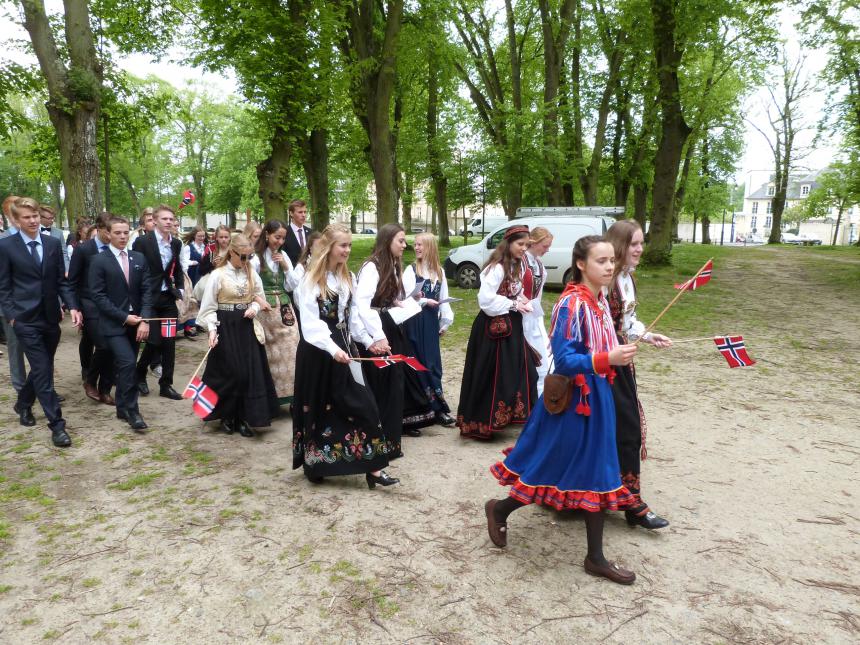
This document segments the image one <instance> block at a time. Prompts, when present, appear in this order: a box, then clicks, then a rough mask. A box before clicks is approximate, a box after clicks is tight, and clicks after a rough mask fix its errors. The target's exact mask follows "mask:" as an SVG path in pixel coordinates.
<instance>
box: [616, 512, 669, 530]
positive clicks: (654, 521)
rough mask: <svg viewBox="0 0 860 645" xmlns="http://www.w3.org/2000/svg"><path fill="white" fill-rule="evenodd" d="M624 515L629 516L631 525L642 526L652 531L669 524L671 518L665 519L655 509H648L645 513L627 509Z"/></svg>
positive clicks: (628, 521)
mask: <svg viewBox="0 0 860 645" xmlns="http://www.w3.org/2000/svg"><path fill="white" fill-rule="evenodd" d="M624 516H625V517H626V518H627V524H629V525H630V526H641V527H642V528H645V529H651V530H652V531H653V530H655V529H662V528H665V527H667V526H669V520H664V519H663V518H662V517H660V516H659V515H657V514H656V513H654V512H653V511H648V512H647V513H645V515H636V514H635V513H631V512H630V511H625V512H624Z"/></svg>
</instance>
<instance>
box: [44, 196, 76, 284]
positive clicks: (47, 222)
mask: <svg viewBox="0 0 860 645" xmlns="http://www.w3.org/2000/svg"><path fill="white" fill-rule="evenodd" d="M55 219H56V215H55V214H54V209H53V208H51V207H50V206H48V205H47V204H40V205H39V224H40V229H41V232H42V235H50V236H51V237H54V238H56V239H57V240H59V242H60V245H61V246H62V247H63V264H64V265H65V267H66V273H68V272H69V264H70V263H71V259H70V258H69V248H68V246H67V245H66V238H65V237H63V231H61V230H60V229H59V228H57V227H56V226H54V220H55Z"/></svg>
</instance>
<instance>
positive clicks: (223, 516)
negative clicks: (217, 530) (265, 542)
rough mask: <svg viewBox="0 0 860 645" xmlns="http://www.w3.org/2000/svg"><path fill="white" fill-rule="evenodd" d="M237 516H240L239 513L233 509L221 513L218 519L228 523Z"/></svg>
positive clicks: (226, 509)
mask: <svg viewBox="0 0 860 645" xmlns="http://www.w3.org/2000/svg"><path fill="white" fill-rule="evenodd" d="M237 515H240V513H239V511H236V510H233V509H232V508H225V509H224V510H222V511H221V512H220V513H218V519H219V520H225V521H226V520H229V519H232V518H234V517H236V516H237Z"/></svg>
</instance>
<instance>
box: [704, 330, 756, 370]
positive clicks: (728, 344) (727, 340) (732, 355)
mask: <svg viewBox="0 0 860 645" xmlns="http://www.w3.org/2000/svg"><path fill="white" fill-rule="evenodd" d="M714 342H715V343H716V345H717V349H718V350H720V353H721V354H722V355H723V356H724V357H725V359H726V361H728V363H729V367H749V366H750V365H755V361H754V360H753V359H751V358H750V357H749V355H748V354H747V350H746V345H745V344H744V337H743V336H717V337H715V338H714Z"/></svg>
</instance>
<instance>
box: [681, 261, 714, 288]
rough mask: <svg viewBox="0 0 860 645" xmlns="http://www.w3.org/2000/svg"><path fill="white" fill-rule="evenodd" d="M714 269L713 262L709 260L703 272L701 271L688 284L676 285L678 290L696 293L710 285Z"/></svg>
mask: <svg viewBox="0 0 860 645" xmlns="http://www.w3.org/2000/svg"><path fill="white" fill-rule="evenodd" d="M713 269H714V262H713V260H708V261H707V263H706V264H705V266H704V267H702V270H701V271H699V274H698V275H697V276H695V277H692V278H690V279H689V280H687V281H686V282H682V283H681V284H676V285H675V288H676V289H682V290H689V291H694V290H695V289H698V288H699V287H701V286H704V285H706V284H708V283H709V282H710V281H711V272H712V271H713Z"/></svg>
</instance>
